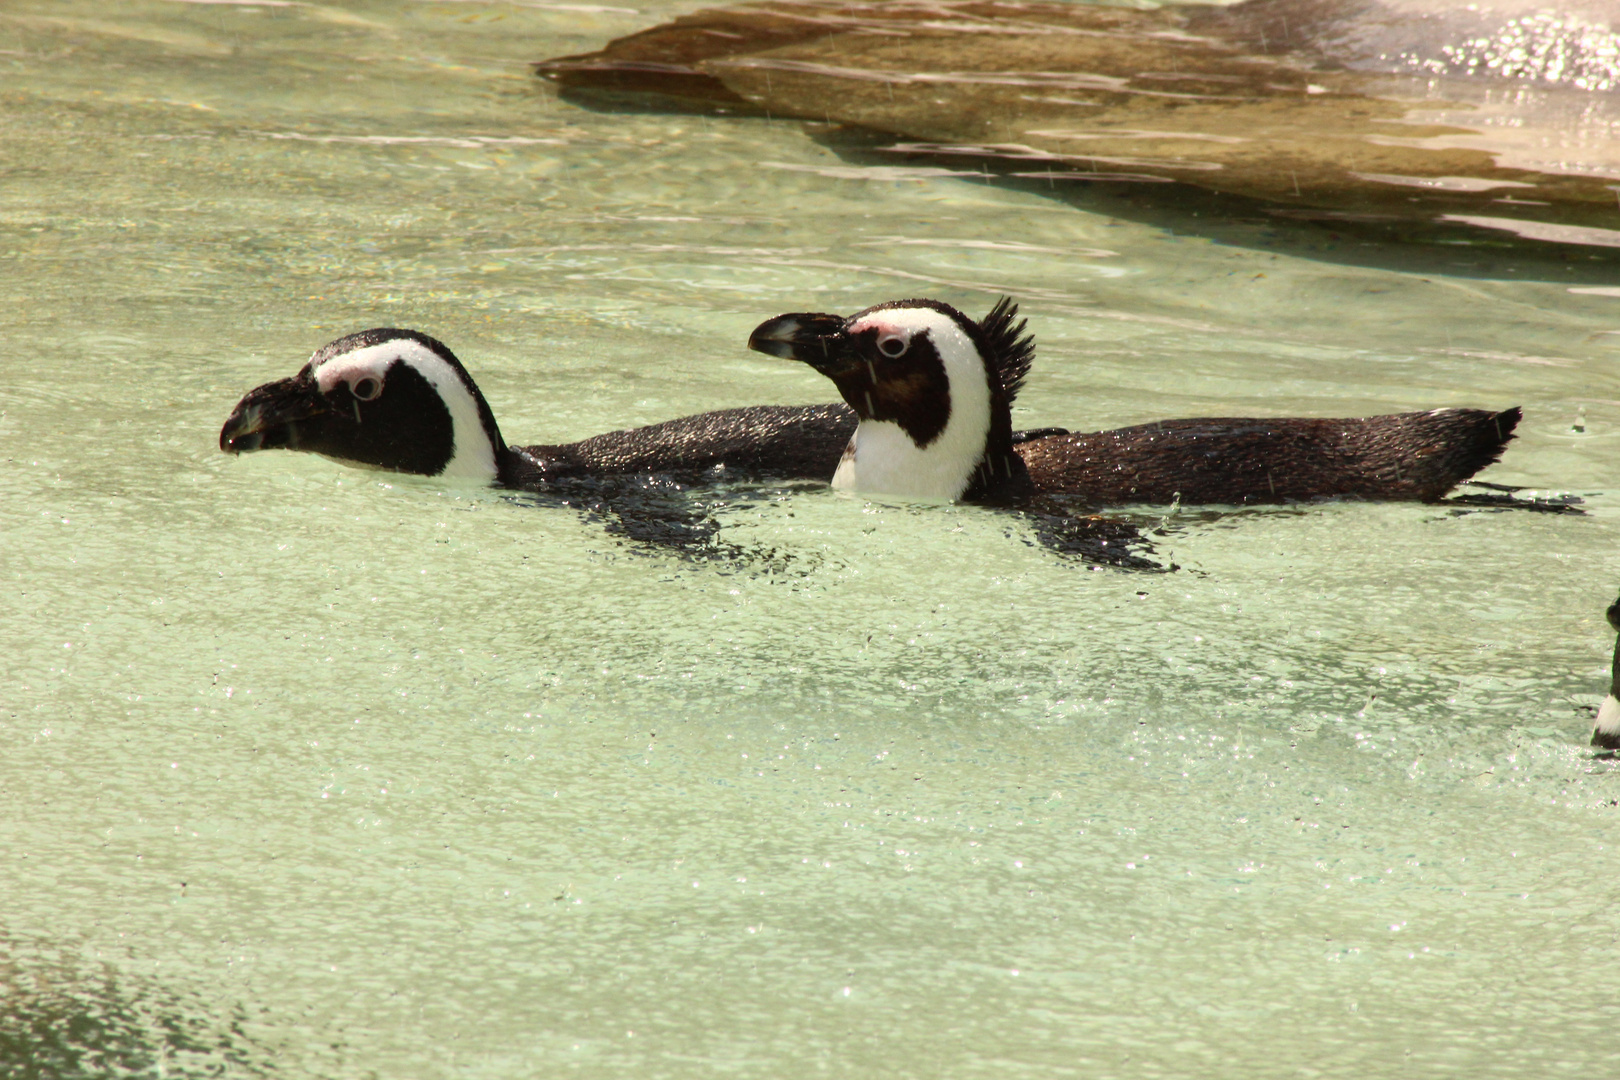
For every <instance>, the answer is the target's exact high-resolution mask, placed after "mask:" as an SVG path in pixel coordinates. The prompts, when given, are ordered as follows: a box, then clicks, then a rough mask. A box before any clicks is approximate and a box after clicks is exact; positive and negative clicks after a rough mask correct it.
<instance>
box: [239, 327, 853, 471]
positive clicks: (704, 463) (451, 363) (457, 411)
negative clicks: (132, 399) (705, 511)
mask: <svg viewBox="0 0 1620 1080" xmlns="http://www.w3.org/2000/svg"><path fill="white" fill-rule="evenodd" d="M855 424H856V419H855V414H854V413H853V412H851V411H850V410H849V409H848V408H846V407H845V406H843V405H799V406H787V405H761V406H756V407H753V408H743V409H721V410H719V411H717V412H708V413H701V414H699V415H696V416H687V417H682V418H681V419H678V420H669V421H666V422H664V423H661V424H653V425H651V426H649V427H641V428H634V429H631V430H628V431H611V432H608V433H606V434H604V435H596V436H593V437H592V438H589V439H584V440H581V441H580V442H575V443H564V444H561V445H556V446H508V445H507V443H506V440H505V439H503V438H502V437H501V432H500V428H499V427H497V426H496V424H495V414H494V413H493V412H491V411H490V407H489V404H488V402H486V401H485V400H484V395H483V394H481V393H480V392H479V390H478V386H477V384H475V383H474V382H473V380H472V376H470V375H468V374H467V369H466V368H464V367H462V365H461V362H460V361H459V360H457V359H456V357H455V354H454V353H452V352H451V351H450V350H449V348H448V347H446V346H445V345H444V344H443V343H442V342H439V341H437V340H435V339H433V338H431V337H429V336H427V335H426V334H421V333H418V332H416V331H414V330H396V329H375V330H362V331H360V332H359V333H357V334H350V335H348V336H347V337H341V338H339V339H338V340H336V341H334V342H332V343H331V344H329V345H326V346H324V347H322V348H321V349H319V350H317V351H316V353H315V355H314V356H312V357H310V359H309V363H307V364H305V365H304V367H303V369H302V370H301V371H299V372H298V374H296V375H294V376H293V377H292V378H290V379H282V380H280V381H279V382H272V383H265V384H264V385H263V386H260V387H257V388H256V389H254V390H251V391H249V392H248V394H247V395H246V396H245V397H243V398H242V400H241V401H240V402H239V403H238V404H237V406H236V408H235V409H234V410H232V412H231V415H230V418H229V419H228V420H226V421H225V426H224V427H223V428H222V429H221V430H220V433H219V448H220V449H221V450H224V451H226V452H227V453H232V454H240V453H245V452H248V451H253V450H269V449H274V448H278V447H284V448H286V449H289V450H308V451H312V452H314V453H317V454H323V455H325V456H327V457H330V458H336V459H338V460H340V461H345V462H349V463H352V464H357V465H369V466H372V467H375V468H381V469H390V470H393V471H395V472H405V473H419V474H421V475H424V476H444V477H453V478H462V479H469V480H482V481H485V482H487V483H496V484H501V485H503V486H506V487H513V488H528V489H541V488H544V487H546V486H547V485H548V484H550V483H552V482H556V481H562V480H568V479H571V478H579V477H590V476H602V475H612V474H634V473H663V474H675V475H683V476H694V477H695V476H701V475H704V474H708V475H716V476H719V475H723V476H725V477H727V478H730V479H786V480H791V479H813V480H822V481H824V480H826V478H827V477H828V476H830V475H832V470H833V468H834V466H835V465H836V464H837V462H838V455H839V454H840V453H841V452H842V451H843V448H844V446H845V444H847V443H848V442H849V438H850V436H851V435H852V434H853V433H854V431H855Z"/></svg>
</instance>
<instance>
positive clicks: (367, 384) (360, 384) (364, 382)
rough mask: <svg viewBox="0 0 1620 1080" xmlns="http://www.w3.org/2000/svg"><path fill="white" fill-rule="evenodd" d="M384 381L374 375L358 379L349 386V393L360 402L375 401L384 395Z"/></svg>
mask: <svg viewBox="0 0 1620 1080" xmlns="http://www.w3.org/2000/svg"><path fill="white" fill-rule="evenodd" d="M382 391H383V386H382V380H381V379H379V378H376V377H375V376H372V375H367V376H365V377H364V378H360V379H356V380H354V382H352V383H350V384H349V393H351V394H353V395H354V396H355V399H356V400H358V401H375V400H377V398H378V397H380V396H381V395H382Z"/></svg>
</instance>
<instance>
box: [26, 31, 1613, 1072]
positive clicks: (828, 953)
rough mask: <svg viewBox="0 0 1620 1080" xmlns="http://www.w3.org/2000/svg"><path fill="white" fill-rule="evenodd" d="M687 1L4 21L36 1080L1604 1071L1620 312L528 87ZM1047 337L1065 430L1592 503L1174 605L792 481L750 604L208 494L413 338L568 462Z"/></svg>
mask: <svg viewBox="0 0 1620 1080" xmlns="http://www.w3.org/2000/svg"><path fill="white" fill-rule="evenodd" d="M638 2H639V0H638ZM695 6H696V5H695V4H690V3H656V2H654V3H645V2H641V3H640V6H639V7H638V8H637V9H636V10H631V9H630V8H628V7H604V6H594V5H586V4H568V3H559V4H538V3H536V4H485V3H400V4H383V3H376V4H365V3H355V4H348V5H343V6H326V5H314V4H292V3H286V2H281V3H268V2H267V3H262V4H257V5H246V4H238V3H178V2H162V0H150V2H138V3H136V2H132V3H126V4H119V5H107V4H98V3H90V2H75V0H69V2H60V3H57V2H49V3H48V2H44V0H20V2H16V3H12V4H8V5H7V6H6V9H5V10H4V11H3V12H0V101H3V111H0V176H3V177H4V183H3V184H0V265H3V266H4V270H3V272H0V303H3V306H0V320H3V334H4V343H5V345H4V359H3V365H4V367H3V371H4V380H3V383H0V462H3V465H0V507H3V508H4V509H3V510H0V521H3V523H4V539H3V541H0V569H3V573H4V578H5V582H6V585H5V599H4V601H3V606H0V610H3V612H4V617H3V618H0V656H3V657H4V661H3V664H0V1058H3V1059H4V1060H5V1068H4V1069H3V1070H0V1071H4V1072H5V1073H6V1074H7V1075H12V1074H16V1075H123V1074H124V1073H121V1072H118V1071H117V1070H119V1069H122V1070H125V1072H133V1073H134V1074H137V1075H158V1074H159V1073H164V1074H167V1075H188V1076H189V1075H256V1074H259V1073H270V1072H274V1073H276V1074H278V1075H282V1076H293V1077H302V1076H332V1077H350V1076H355V1077H359V1076H382V1077H395V1076H411V1077H475V1076H488V1077H515V1076H550V1075H558V1074H563V1073H568V1074H570V1075H575V1074H577V1075H585V1076H603V1077H608V1076H612V1077H627V1076H634V1077H711V1076H716V1075H738V1076H759V1077H798V1076H812V1075H818V1076H819V1075H826V1076H840V1077H845V1076H901V1075H905V1076H944V1077H980V1076H986V1077H988V1076H1009V1075H1017V1076H1021V1077H1047V1076H1051V1077H1058V1076H1085V1077H1126V1078H1134V1077H1156V1076H1294V1075H1300V1076H1318V1075H1321V1076H1345V1077H1358V1078H1365V1077H1408V1076H1418V1075H1423V1076H1438V1075H1469V1076H1507V1075H1521V1076H1527V1077H1546V1076H1553V1075H1563V1074H1565V1073H1568V1074H1573V1075H1581V1076H1588V1077H1590V1076H1601V1075H1610V1074H1612V1073H1613V1072H1614V1070H1615V1068H1616V1065H1617V1061H1616V1059H1617V1058H1620V1051H1617V1050H1616V1049H1615V1044H1614V1042H1613V1040H1612V1037H1611V1034H1610V1028H1611V1018H1610V1016H1609V1008H1608V1004H1607V1003H1608V1002H1610V1001H1611V1000H1613V999H1614V998H1615V996H1616V995H1617V994H1620V965H1616V963H1615V960H1614V947H1615V930H1614V919H1613V910H1614V905H1615V902H1616V887H1615V884H1614V883H1615V881H1616V880H1617V875H1620V855H1617V844H1620V808H1617V806H1616V800H1617V799H1620V776H1616V775H1615V773H1614V766H1613V764H1612V763H1610V762H1606V761H1601V760H1594V759H1593V758H1592V756H1591V754H1590V751H1589V750H1588V749H1587V747H1586V746H1585V743H1586V738H1587V733H1588V730H1589V726H1590V715H1591V708H1590V707H1591V706H1593V705H1595V704H1596V703H1597V701H1598V700H1599V699H1600V698H1601V696H1602V693H1603V692H1604V690H1605V689H1606V685H1607V669H1608V661H1609V654H1610V650H1611V649H1612V647H1613V643H1614V638H1613V633H1612V631H1610V630H1609V629H1608V628H1607V626H1606V625H1605V624H1604V621H1603V609H1604V608H1605V606H1606V605H1607V604H1608V603H1610V602H1611V601H1612V600H1613V599H1614V595H1615V590H1616V585H1617V583H1620V545H1617V543H1616V541H1617V534H1620V497H1617V495H1616V494H1615V492H1616V489H1617V488H1620V466H1617V464H1616V460H1617V450H1620V376H1617V374H1616V358H1617V352H1620V298H1617V297H1616V295H1615V293H1616V290H1613V289H1609V290H1607V291H1605V290H1603V289H1602V288H1601V287H1594V286H1592V285H1591V283H1590V282H1585V283H1584V284H1582V285H1581V286H1579V287H1580V288H1582V289H1584V290H1585V291H1581V292H1572V291H1570V290H1571V288H1572V286H1571V285H1570V284H1569V282H1568V281H1566V280H1562V279H1560V277H1559V275H1558V273H1556V272H1554V271H1553V269H1552V268H1551V266H1550V265H1547V266H1542V265H1540V264H1537V266H1533V267H1532V268H1531V271H1529V272H1525V271H1523V270H1522V269H1521V270H1520V271H1519V272H1516V273H1515V274H1514V275H1513V277H1514V278H1515V280H1506V279H1502V278H1499V277H1496V276H1493V273H1492V267H1493V265H1494V264H1493V263H1492V261H1491V260H1492V259H1497V258H1506V257H1507V256H1503V255H1498V254H1494V253H1492V252H1489V251H1487V252H1484V253H1480V252H1478V251H1475V250H1473V249H1466V248H1458V249H1457V255H1456V259H1455V266H1454V267H1453V270H1454V272H1448V271H1447V263H1446V259H1445V257H1444V253H1443V252H1441V254H1439V255H1437V254H1436V253H1435V252H1436V251H1437V250H1439V249H1435V248H1428V249H1425V250H1424V251H1423V252H1421V253H1411V252H1403V251H1401V250H1395V249H1392V250H1388V251H1385V250H1360V249H1358V250H1356V251H1347V250H1346V251H1340V250H1330V249H1331V248H1333V247H1334V245H1338V244H1342V245H1345V246H1347V247H1348V246H1349V245H1355V244H1357V243H1358V241H1356V240H1355V239H1354V238H1342V239H1338V240H1334V241H1331V242H1324V240H1323V239H1322V238H1323V236H1324V235H1325V234H1322V233H1316V232H1311V233H1306V232H1298V233H1291V232H1288V231H1287V230H1286V229H1285V228H1283V227H1281V226H1279V227H1278V229H1277V230H1275V231H1272V232H1266V233H1265V234H1264V235H1261V234H1260V233H1254V234H1252V235H1250V236H1248V238H1247V241H1246V242H1244V243H1241V244H1239V243H1230V242H1223V241H1222V240H1221V239H1220V238H1219V237H1218V236H1210V235H1199V234H1198V233H1196V232H1194V231H1189V230H1187V229H1183V228H1171V227H1168V226H1166V225H1164V224H1163V223H1155V222H1154V221H1153V220H1150V217H1151V215H1143V216H1139V217H1138V218H1137V219H1135V220H1127V219H1125V218H1117V217H1110V216H1106V215H1104V214H1101V213H1089V212H1086V211H1085V210H1083V209H1080V208H1076V207H1075V206H1072V205H1068V204H1066V203H1064V202H1061V201H1059V200H1055V199H1048V198H1044V197H1042V196H1041V195H1040V194H1038V193H1035V192H1020V191H1014V190H1008V189H1004V188H1000V187H996V186H990V185H987V184H985V183H982V182H978V181H974V180H972V179H964V178H961V177H951V176H930V175H927V174H923V173H919V174H914V175H907V176H901V177H900V178H895V177H896V174H895V173H893V172H892V171H891V172H876V173H874V172H872V171H870V170H863V169H862V168H860V167H859V166H851V165H850V163H849V162H848V161H846V160H844V159H843V158H840V157H839V156H838V155H837V154H836V153H834V152H833V150H831V149H829V148H828V147H827V146H826V145H825V144H824V143H823V142H818V141H817V140H816V139H814V138H812V137H811V135H810V134H807V133H806V131H805V129H804V126H803V125H802V124H800V123H798V122H786V121H774V122H770V121H765V120H753V119H736V118H724V117H699V116H670V115H659V114H655V113H640V114H610V113H604V112H594V111H588V110H586V109H582V108H580V107H577V106H574V105H570V104H567V103H563V102H559V101H557V100H556V99H555V98H554V96H552V94H551V92H550V90H549V89H548V88H547V87H546V85H545V84H543V83H542V82H541V81H539V80H537V79H536V78H534V77H533V75H532V74H531V73H530V71H529V69H528V67H527V64H528V62H530V61H534V60H539V59H542V58H544V57H547V56H556V55H562V54H565V53H569V52H578V51H583V50H586V49H590V48H595V47H597V46H599V45H600V44H602V43H603V42H605V41H606V40H607V39H609V38H612V37H616V36H620V35H623V34H626V33H630V32H632V31H634V30H636V29H638V28H641V27H643V26H648V25H652V24H653V23H656V22H658V21H660V20H662V19H665V18H667V17H669V16H670V15H672V14H674V13H677V12H679V11H682V10H688V9H690V8H692V7H695ZM1324 244H1326V246H1324ZM1515 265H1522V264H1519V263H1516V264H1515ZM1002 293H1010V294H1012V295H1014V296H1016V297H1018V298H1019V299H1020V300H1021V301H1022V302H1023V304H1024V312H1025V314H1027V315H1028V316H1029V318H1030V319H1031V324H1032V328H1033V329H1034V330H1035V332H1036V333H1037V335H1038V338H1039V342H1040V352H1039V357H1038V360H1037V366H1036V370H1035V372H1034V374H1033V376H1032V377H1031V379H1030V380H1029V384H1028V388H1027V390H1026V391H1025V393H1024V395H1023V396H1022V398H1021V399H1020V403H1019V407H1018V410H1017V413H1016V416H1015V421H1016V423H1017V424H1018V425H1019V426H1026V427H1030V426H1038V425H1043V424H1064V425H1068V426H1073V427H1077V428H1100V427H1108V426H1116V425H1120V424H1127V423H1136V422H1141V421H1145V420H1150V419H1154V418H1159V417H1167V416H1178V415H1200V414H1203V415H1210V414H1213V415H1244V414H1258V415H1284V414H1293V413H1298V414H1314V415H1365V414H1370V413H1376V412H1393V411H1399V410H1405V409H1418V408H1428V407H1435V406H1441V405H1475V406H1481V407H1492V408H1505V407H1507V406H1509V405H1514V404H1522V405H1523V406H1524V407H1525V421H1524V423H1523V425H1522V426H1521V427H1520V429H1519V438H1518V439H1517V441H1515V442H1514V443H1513V444H1512V445H1511V446H1510V447H1509V449H1508V451H1507V454H1506V456H1505V459H1504V460H1503V462H1502V463H1501V464H1500V465H1497V466H1495V467H1493V468H1492V469H1491V470H1490V471H1489V472H1487V473H1486V474H1485V475H1484V478H1485V479H1488V480H1490V481H1493V482H1496V483H1501V484H1512V485H1522V486H1525V487H1528V488H1530V489H1533V492H1534V493H1541V494H1555V495H1556V494H1575V495H1578V496H1580V497H1582V498H1584V499H1585V503H1584V509H1585V511H1586V513H1585V515H1584V516H1571V515H1550V514H1537V513H1529V512H1524V511H1510V512H1486V511H1474V512H1461V510H1462V508H1457V507H1436V506H1423V505H1371V504H1357V503H1338V504H1325V505H1309V506H1295V507H1285V508H1272V509H1253V510H1244V511H1241V512H1231V513H1226V514H1218V515H1217V514H1203V513H1194V512H1189V511H1187V510H1182V511H1180V512H1175V513H1172V512H1170V510H1169V508H1163V511H1162V512H1163V514H1164V517H1165V521H1164V522H1163V526H1162V528H1163V532H1162V534H1160V535H1158V536H1156V537H1155V540H1154V543H1155V545H1156V548H1157V551H1158V553H1159V554H1160V555H1161V556H1164V557H1165V558H1166V560H1169V559H1173V561H1174V562H1175V563H1176V565H1177V566H1179V567H1180V569H1178V570H1177V571H1176V572H1174V573H1168V574H1140V573H1126V572H1121V571H1117V570H1099V569H1094V568H1088V567H1086V566H1084V565H1082V564H1080V563H1077V562H1073V561H1068V560H1065V559H1062V558H1059V557H1056V556H1054V555H1053V554H1052V553H1050V552H1049V551H1047V550H1046V549H1044V548H1043V547H1041V546H1040V545H1039V544H1038V543H1036V542H1035V541H1034V539H1033V537H1032V536H1031V535H1029V533H1028V532H1027V530H1025V529H1024V528H1023V527H1022V526H1021V525H1020V523H1018V522H1017V521H1014V520H1012V519H1008V518H1005V517H1003V516H1000V515H997V514H995V513H993V512H991V511H987V510H981V509H975V508H970V507H943V506H928V505H905V504H899V503H879V502H867V501H864V500H862V499H859V498H851V497H847V496H844V495H838V494H833V493H831V492H830V491H828V490H822V489H816V488H814V487H797V488H782V489H767V490H764V491H754V492H741V493H738V492H733V493H729V494H726V495H724V496H723V497H721V498H720V500H719V501H720V502H721V503H722V504H723V505H720V506H719V507H718V509H717V510H716V513H717V514H718V516H719V519H720V520H721V522H722V524H723V529H722V532H721V536H722V538H723V539H724V540H725V541H726V542H727V543H728V544H730V545H732V546H733V547H734V548H735V549H736V550H737V551H738V552H739V554H737V555H736V557H733V558H727V559H720V560H707V561H705V560H692V559H687V558H682V557H680V556H678V555H675V554H671V553H667V552H661V551H658V550H653V549H648V548H644V547H639V546H637V545H635V544H632V543H628V542H626V541H624V540H623V539H622V538H621V537H618V536H616V535H615V534H613V533H611V532H609V531H607V530H606V529H604V527H603V525H602V523H601V522H598V521H594V520H591V519H589V518H588V517H582V516H581V515H580V514H578V513H576V512H574V511H572V510H569V509H566V508H562V507H554V506H535V505H532V504H529V503H525V502H523V501H521V500H511V499H507V498H503V497H501V496H500V495H499V494H498V493H494V492H484V491H475V490H468V489H464V488H460V489H458V488H447V487H445V486H444V485H442V484H437V483H434V482H431V481H423V480H416V479H409V478H397V477H393V476H388V475H382V474H375V473H366V472H361V471H357V470H353V469H349V468H345V467H343V466H340V465H337V464H333V463H331V462H328V461H326V460H324V459H320V458H316V457H312V456H306V455H298V454H290V453H263V454H257V455H249V456H244V457H241V458H230V457H227V456H225V455H222V454H221V453H219V451H218V449H217V447H216V441H215V440H216V438H217V434H218V430H219V425H220V424H221V422H222V421H223V420H224V418H225V416H226V414H227V413H228V412H229V410H230V408H231V406H232V405H233V404H234V403H235V402H236V400H237V399H238V398H239V397H240V396H241V394H242V393H243V392H245V391H246V390H247V389H249V388H250V387H252V386H254V385H256V384H258V383H261V382H265V381H268V380H270V379H275V378H281V377H283V376H286V375H290V374H292V373H293V372H294V371H295V370H296V369H297V367H298V366H299V365H300V364H301V363H302V362H303V361H304V359H305V358H306V357H307V356H308V354H309V353H310V352H311V351H312V350H313V349H315V348H316V347H318V346H319V345H321V344H323V343H324V342H325V341H327V340H329V339H331V338H334V337H337V336H339V335H340V334H343V333H346V332H349V331H352V330H357V329H361V328H363V327H367V326H377V325H393V326H407V327H414V328H418V329H421V330H424V331H427V332H429V333H431V334H433V335H435V336H437V337H439V338H441V339H442V340H444V341H446V342H447V343H449V344H450V346H451V347H452V348H453V349H455V350H456V351H457V353H458V355H459V356H460V357H461V358H462V360H463V361H464V362H465V363H466V364H467V366H468V367H469V368H470V369H471V370H472V372H473V373H474V375H475V376H476V377H477V378H478V380H479V382H480V384H481V385H482V387H483V388H484V391H485V393H486V394H487V396H488V397H489V399H490V402H491V404H492V405H493V407H494V410H495V412H496V415H497V417H498V418H499V420H500V422H501V426H502V428H503V430H504V432H505V434H506V436H507V437H508V439H510V440H512V441H514V442H518V443H526V442H560V441H564V440H568V439H574V438H579V437H582V436H585V435H589V434H593V433H596V432H599V431H605V430H608V429H611V428H617V427H623V426H628V425H631V424H639V423H646V422H651V421H655V420H660V419H665V418H669V417H673V416H677V415H681V414H684V413H688V412H693V411H697V410H702V409H707V408H717V407H721V406H729V405H745V404H753V403H757V402H767V401H776V402H814V401H826V400H830V398H831V394H830V387H829V386H828V385H827V384H826V383H825V382H824V381H823V380H822V379H820V377H819V376H817V375H816V374H815V373H814V372H811V371H809V370H808V369H802V368H800V367H799V366H797V365H793V364H788V363H784V362H782V361H777V360H772V359H770V358H768V357H765V356H761V355H759V354H756V353H749V352H747V351H746V350H745V349H744V348H743V342H744V341H745V339H746V337H747V334H748V331H749V330H750V329H751V328H752V327H753V326H754V325H755V324H756V323H758V322H759V321H760V320H761V319H763V318H765V317H767V316H770V315H774V314H777V313H779V312H783V311H793V310H807V309H811V310H836V311H853V310H855V309H857V308H860V307H864V306H866V305H868V304H871V303H874V302H877V301H879V300H884V299H892V298H896V297H900V296H907V295H927V296H934V297H938V298H941V299H944V300H948V301H950V302H952V303H955V304H957V305H959V306H961V307H963V308H965V309H966V310H968V311H970V312H972V313H974V314H980V313H982V312H983V311H984V310H987V309H988V308H989V306H990V305H991V303H993V302H994V299H995V297H997V296H998V295H1001V294H1002ZM25 1062H32V1066H30V1065H28V1064H24V1063H25ZM30 1067H33V1068H36V1069H38V1070H41V1071H38V1072H35V1073H30V1072H28V1071H27V1069H28V1068H30ZM19 1069H21V1070H22V1071H20V1072H19Z"/></svg>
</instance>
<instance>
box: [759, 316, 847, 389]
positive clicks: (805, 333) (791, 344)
mask: <svg viewBox="0 0 1620 1080" xmlns="http://www.w3.org/2000/svg"><path fill="white" fill-rule="evenodd" d="M844 324H845V319H844V317H843V316H842V315H817V314H813V313H809V312H804V313H800V314H796V315H778V316H777V317H776V318H774V319H770V320H767V321H766V322H762V323H760V324H759V325H758V326H757V327H755V328H754V332H753V333H752V334H749V335H748V347H749V348H750V349H753V350H754V351H755V352H762V353H766V354H768V355H770V356H779V357H781V358H782V359H783V360H798V361H800V362H802V363H806V364H809V365H810V366H811V367H813V368H815V369H816V370H817V371H819V372H821V373H822V374H823V375H832V374H835V373H836V370H837V369H841V368H843V367H844V366H846V365H847V363H848V357H847V349H848V339H847V338H846V337H845V336H844Z"/></svg>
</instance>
